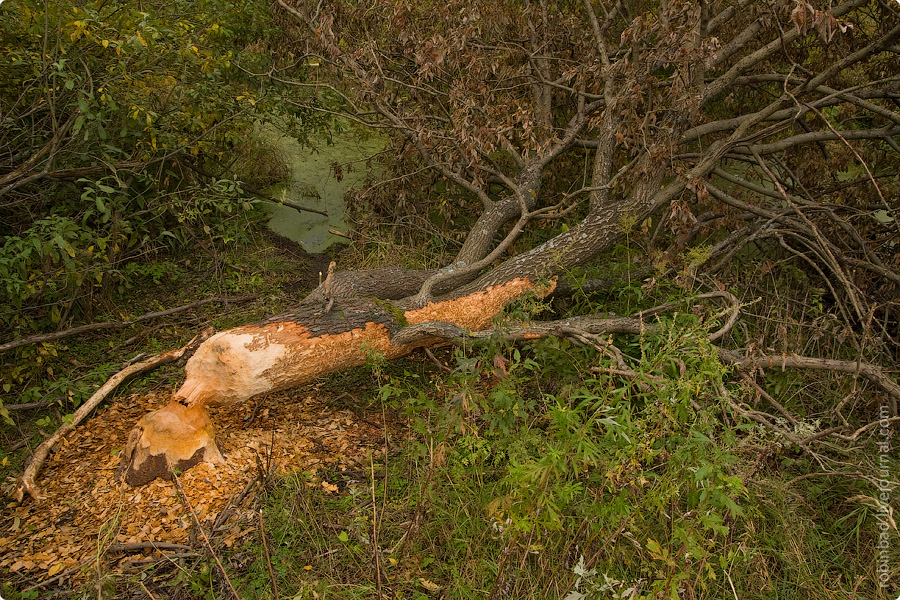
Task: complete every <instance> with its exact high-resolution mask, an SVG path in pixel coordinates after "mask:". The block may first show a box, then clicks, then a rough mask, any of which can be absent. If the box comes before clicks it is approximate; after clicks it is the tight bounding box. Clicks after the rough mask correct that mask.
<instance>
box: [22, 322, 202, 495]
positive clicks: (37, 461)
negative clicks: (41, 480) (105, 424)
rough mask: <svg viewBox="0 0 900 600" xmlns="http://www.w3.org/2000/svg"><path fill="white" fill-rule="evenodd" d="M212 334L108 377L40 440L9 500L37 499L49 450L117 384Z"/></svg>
mask: <svg viewBox="0 0 900 600" xmlns="http://www.w3.org/2000/svg"><path fill="white" fill-rule="evenodd" d="M212 334H213V330H212V328H209V329H205V330H204V331H203V332H202V333H200V334H198V335H196V336H194V339H192V340H191V341H190V342H188V343H187V344H185V345H184V346H182V347H181V348H179V349H177V350H169V351H168V352H163V353H162V354H157V355H156V356H153V357H151V358H148V359H147V360H143V361H141V362H138V363H134V364H132V365H129V366H127V367H125V368H124V369H122V370H121V371H119V372H118V373H116V374H115V375H113V376H112V377H110V378H109V380H108V381H107V382H106V383H104V384H103V386H101V387H100V389H98V390H97V391H96V392H94V394H93V395H92V396H91V397H90V398H89V399H88V400H87V401H86V402H85V403H84V404H82V405H81V406H79V407H78V410H76V411H75V414H74V415H72V420H71V421H69V422H68V423H63V424H62V425H61V426H60V428H59V429H57V430H56V432H55V433H54V434H53V435H51V436H50V437H49V438H47V439H46V440H44V441H43V442H42V443H41V445H40V446H38V447H37V448H36V449H35V451H34V454H32V455H31V459H30V460H29V461H28V464H27V465H26V467H25V470H24V471H23V473H22V476H21V477H20V478H19V479H18V482H17V483H16V487H15V489H14V490H13V492H12V495H13V497H14V498H15V499H16V500H17V501H19V502H21V501H22V500H23V499H24V497H25V494H28V495H29V496H31V497H32V498H33V499H35V500H39V499H40V492H39V490H38V488H37V486H36V485H35V479H36V478H37V475H38V473H39V472H40V470H41V467H42V466H43V465H44V461H46V460H47V457H48V456H49V455H50V451H51V450H53V447H54V446H55V445H56V443H57V442H58V441H59V440H61V439H62V438H63V437H65V436H66V434H67V433H69V432H70V431H72V430H73V429H75V427H77V426H78V424H79V423H81V422H82V421H83V420H84V419H85V418H86V417H87V416H88V415H89V414H90V413H91V411H93V410H94V408H96V407H97V405H98V404H100V402H102V401H103V399H104V398H106V397H107V396H108V395H109V394H110V393H111V392H112V391H113V390H115V389H116V388H117V387H118V386H119V384H120V383H122V382H123V381H125V380H126V379H128V378H129V377H131V376H132V375H136V374H138V373H143V372H144V371H149V370H151V369H155V368H157V367H161V366H162V365H165V364H168V363H171V362H175V361H176V360H178V359H179V358H181V357H182V356H184V355H185V354H190V353H192V352H193V351H194V350H196V349H197V347H198V346H199V345H200V344H201V343H202V342H204V341H205V340H206V339H207V338H209V337H210V336H212Z"/></svg>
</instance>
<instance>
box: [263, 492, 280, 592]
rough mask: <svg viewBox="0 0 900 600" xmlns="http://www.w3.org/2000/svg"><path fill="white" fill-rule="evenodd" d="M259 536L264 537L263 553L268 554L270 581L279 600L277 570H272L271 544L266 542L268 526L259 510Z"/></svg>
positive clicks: (267, 563)
mask: <svg viewBox="0 0 900 600" xmlns="http://www.w3.org/2000/svg"><path fill="white" fill-rule="evenodd" d="M259 535H260V536H261V537H262V543H263V551H264V552H265V553H266V567H268V569H269V581H270V582H271V584H272V593H273V594H274V595H275V600H278V585H276V583H275V570H274V569H272V558H271V557H270V556H269V543H268V542H267V541H266V524H265V521H263V511H262V509H259Z"/></svg>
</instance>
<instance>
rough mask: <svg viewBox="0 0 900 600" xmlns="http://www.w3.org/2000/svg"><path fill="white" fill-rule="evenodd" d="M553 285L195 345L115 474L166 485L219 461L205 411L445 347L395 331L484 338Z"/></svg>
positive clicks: (511, 286)
mask: <svg viewBox="0 0 900 600" xmlns="http://www.w3.org/2000/svg"><path fill="white" fill-rule="evenodd" d="M553 288H554V284H552V283H551V284H549V285H540V284H535V283H533V282H532V281H531V280H529V279H525V278H516V279H512V280H510V281H508V282H506V283H504V284H502V285H496V286H492V287H488V288H487V289H485V290H483V291H478V292H473V293H470V294H467V295H464V296H459V297H451V298H448V299H442V300H439V301H433V302H429V303H428V304H426V305H425V306H423V307H421V308H415V309H409V310H402V309H400V308H397V307H396V306H395V305H394V304H392V303H390V302H387V301H381V300H369V299H362V298H347V299H335V298H330V299H328V303H327V305H326V306H325V308H324V309H323V307H322V304H321V303H319V302H304V304H303V305H301V307H300V308H299V309H297V310H295V311H292V312H287V313H282V314H280V315H277V316H275V317H272V318H270V319H267V320H265V321H261V322H259V323H255V324H252V325H244V326H241V327H236V328H234V329H230V330H228V331H223V332H221V333H218V334H216V335H215V336H213V337H211V338H210V339H209V340H207V341H206V342H205V343H203V344H202V345H201V346H200V347H199V348H198V349H197V351H196V352H195V353H194V355H193V356H192V357H191V359H190V360H189V361H188V362H187V364H186V366H185V372H186V376H187V377H186V379H185V381H184V384H182V386H181V387H180V388H179V389H178V390H177V391H176V392H175V394H174V396H173V398H172V401H171V402H170V403H169V404H168V405H166V406H165V407H163V408H161V409H160V410H158V411H155V412H153V413H150V414H148V415H146V416H145V417H144V418H143V419H141V421H140V422H139V423H138V425H137V427H135V429H133V430H132V432H131V434H130V435H129V439H128V443H127V445H126V448H125V452H124V453H123V458H122V463H121V466H120V474H121V475H122V476H123V477H124V479H125V481H126V482H127V483H129V484H131V485H143V484H145V483H148V482H150V481H152V480H154V479H156V478H157V477H164V478H168V477H171V470H172V469H179V470H184V469H187V468H190V467H191V466H193V465H195V464H197V463H199V462H200V461H209V462H214V463H215V462H220V461H222V460H224V459H223V458H222V455H221V453H220V452H219V450H218V448H217V446H216V442H215V428H214V427H213V424H212V422H211V421H210V418H209V414H208V412H207V407H209V406H219V405H232V404H236V403H239V402H243V401H244V400H247V399H248V398H251V397H253V396H256V395H259V394H262V393H265V392H271V391H276V390H281V389H285V388H289V387H293V386H296V385H300V384H302V383H306V382H308V381H311V380H313V379H315V378H316V377H318V376H320V375H324V374H326V373H331V372H333V371H338V370H341V369H346V368H349V367H353V366H358V365H362V364H365V363H366V360H367V359H368V358H369V357H370V356H372V355H380V356H383V357H384V358H386V359H392V358H397V357H399V356H403V355H405V354H408V353H410V352H411V351H413V350H414V349H416V348H422V347H427V346H433V345H435V344H438V343H441V342H443V341H444V338H443V337H441V336H427V335H416V336H415V337H414V338H411V339H406V340H400V341H399V343H398V341H397V340H395V339H394V336H395V335H397V334H398V333H400V332H401V331H403V330H404V329H406V328H408V327H410V326H415V325H417V324H422V323H429V322H441V323H451V324H453V325H454V326H456V327H459V328H460V329H461V330H466V331H480V330H483V329H487V328H488V327H489V325H490V323H491V321H492V319H493V318H494V317H495V316H496V315H497V314H499V313H500V311H501V310H502V309H503V307H505V306H506V305H507V304H508V303H509V302H510V301H512V300H514V299H516V298H519V297H521V296H523V295H525V294H527V293H530V292H533V293H535V294H537V295H538V296H541V297H543V296H545V295H547V294H549V293H550V292H551V291H552V290H553Z"/></svg>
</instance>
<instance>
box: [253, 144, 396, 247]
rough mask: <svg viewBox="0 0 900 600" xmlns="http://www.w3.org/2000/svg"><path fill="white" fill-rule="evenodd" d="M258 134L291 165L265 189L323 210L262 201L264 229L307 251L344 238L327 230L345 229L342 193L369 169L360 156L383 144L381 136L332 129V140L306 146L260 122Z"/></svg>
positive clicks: (379, 148)
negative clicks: (266, 216)
mask: <svg viewBox="0 0 900 600" xmlns="http://www.w3.org/2000/svg"><path fill="white" fill-rule="evenodd" d="M260 134H261V135H262V136H264V137H265V138H267V139H268V140H269V141H270V142H271V143H272V144H273V145H275V147H276V148H278V150H279V151H280V152H281V153H282V155H283V156H284V158H285V160H286V161H287V163H288V165H290V167H291V178H290V180H289V181H288V182H286V183H284V184H280V185H277V186H275V187H273V188H271V189H269V190H267V191H268V193H269V195H271V196H272V197H273V198H279V199H286V200H290V201H293V202H296V203H297V204H301V205H303V206H306V207H309V208H314V209H317V210H324V211H326V212H327V213H328V216H327V217H324V216H322V215H319V214H316V213H309V212H299V211H297V210H296V209H293V208H290V207H287V206H283V205H280V204H275V203H272V202H267V201H262V202H261V204H262V206H263V207H264V208H265V209H266V210H267V211H268V212H269V213H270V214H271V219H270V220H269V224H268V226H269V229H271V230H272V231H274V232H275V233H277V234H279V235H282V236H284V237H286V238H288V239H291V240H294V241H295V242H297V243H299V244H300V245H301V246H303V248H304V249H305V250H306V251H307V252H324V251H325V250H326V249H327V248H328V247H329V246H331V245H332V244H336V243H338V244H340V243H347V240H346V239H345V238H342V237H340V236H337V235H334V234H332V233H329V231H328V230H329V229H336V230H337V231H342V232H343V231H346V230H347V223H346V222H345V220H344V213H345V210H344V208H345V207H344V194H345V193H346V192H347V190H349V189H350V188H354V187H356V188H358V187H359V186H360V185H361V184H362V182H363V180H364V179H365V177H366V175H367V174H368V173H369V169H368V167H367V166H366V159H368V158H369V157H371V156H374V155H375V154H377V153H378V152H380V151H381V150H382V149H383V148H384V145H385V140H384V138H380V137H376V136H368V137H366V136H363V135H360V133H359V132H358V131H355V130H353V129H352V128H351V129H348V130H345V131H343V132H341V133H337V134H335V135H334V136H333V137H332V140H333V144H331V145H328V144H327V142H326V140H325V139H321V140H316V141H315V144H316V148H315V149H310V148H306V147H303V146H301V145H300V144H299V143H298V142H297V141H296V140H295V139H293V138H290V137H286V136H284V135H283V134H281V133H280V132H278V131H277V130H276V129H275V128H274V127H265V128H261V131H260ZM335 162H337V163H339V164H340V165H342V167H343V178H342V179H341V181H338V180H337V179H336V178H335V176H334V173H333V171H332V168H331V165H332V164H333V163H335ZM348 165H349V166H350V168H349V169H348V168H347V166H348ZM315 196H318V197H315Z"/></svg>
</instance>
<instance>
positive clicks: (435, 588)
mask: <svg viewBox="0 0 900 600" xmlns="http://www.w3.org/2000/svg"><path fill="white" fill-rule="evenodd" d="M419 583H420V584H422V587H423V588H425V589H426V590H428V591H430V592H436V591H438V590H439V589H441V586H439V585H438V584H436V583H434V582H433V581H428V580H427V579H425V578H424V577H419Z"/></svg>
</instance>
